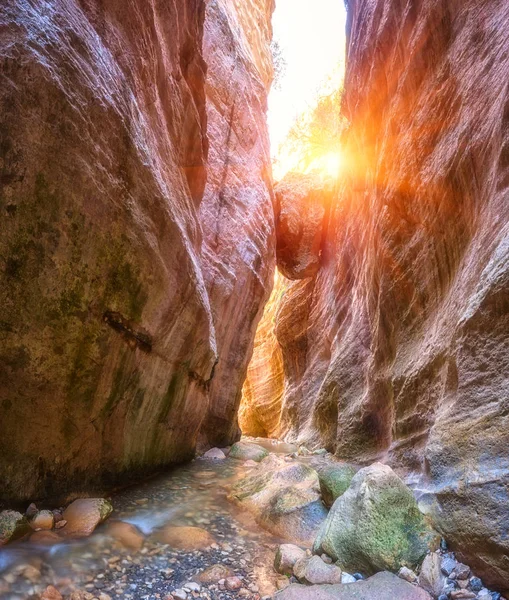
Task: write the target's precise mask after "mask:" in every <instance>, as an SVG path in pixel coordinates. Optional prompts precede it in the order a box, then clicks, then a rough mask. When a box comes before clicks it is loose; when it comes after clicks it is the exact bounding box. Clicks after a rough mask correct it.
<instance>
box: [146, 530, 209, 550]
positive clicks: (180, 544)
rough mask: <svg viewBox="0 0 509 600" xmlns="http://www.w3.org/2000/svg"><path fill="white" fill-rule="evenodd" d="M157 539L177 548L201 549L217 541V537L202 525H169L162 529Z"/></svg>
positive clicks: (156, 536) (157, 534)
mask: <svg viewBox="0 0 509 600" xmlns="http://www.w3.org/2000/svg"><path fill="white" fill-rule="evenodd" d="M155 539H156V540H157V541H159V542H162V543H163V544H168V545H169V546H171V547H172V548H174V549H176V550H186V551H190V550H201V549H203V548H208V547H209V546H212V544H214V543H215V539H214V538H213V537H212V536H211V535H210V533H209V532H208V531H206V530H205V529H201V528H200V527H174V526H173V525H168V526H166V527H163V528H162V529H160V530H159V531H158V532H157V533H156V535H155Z"/></svg>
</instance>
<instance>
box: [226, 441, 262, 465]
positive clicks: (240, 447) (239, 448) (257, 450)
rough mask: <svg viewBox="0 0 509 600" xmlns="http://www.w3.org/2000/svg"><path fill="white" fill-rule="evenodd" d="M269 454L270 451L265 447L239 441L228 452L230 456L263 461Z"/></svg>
mask: <svg viewBox="0 0 509 600" xmlns="http://www.w3.org/2000/svg"><path fill="white" fill-rule="evenodd" d="M268 455H269V453H268V451H267V450H266V449H265V448H263V447H262V446H259V445H258V444H253V443H250V442H237V443H235V444H233V446H232V447H231V449H230V453H229V454H228V456H229V457H230V458H236V459H238V460H254V461H256V462H260V461H262V460H263V459H264V458H265V457H267V456H268Z"/></svg>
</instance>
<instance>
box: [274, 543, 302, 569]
mask: <svg viewBox="0 0 509 600" xmlns="http://www.w3.org/2000/svg"><path fill="white" fill-rule="evenodd" d="M305 556H306V552H305V551H304V550H302V548H299V547H298V546H295V545H294V544H281V545H280V546H278V549H277V551H276V558H275V559H274V569H275V570H276V571H277V572H278V573H281V574H282V575H291V574H292V573H293V567H294V566H295V563H296V562H297V561H298V560H300V559H301V558H305Z"/></svg>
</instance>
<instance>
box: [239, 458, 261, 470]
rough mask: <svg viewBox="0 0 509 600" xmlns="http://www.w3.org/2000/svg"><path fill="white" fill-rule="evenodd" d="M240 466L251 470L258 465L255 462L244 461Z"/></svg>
mask: <svg viewBox="0 0 509 600" xmlns="http://www.w3.org/2000/svg"><path fill="white" fill-rule="evenodd" d="M242 466H243V467H246V468H247V469H252V468H253V467H257V466H258V463H257V462H256V461H255V460H246V462H245V463H243V465H242Z"/></svg>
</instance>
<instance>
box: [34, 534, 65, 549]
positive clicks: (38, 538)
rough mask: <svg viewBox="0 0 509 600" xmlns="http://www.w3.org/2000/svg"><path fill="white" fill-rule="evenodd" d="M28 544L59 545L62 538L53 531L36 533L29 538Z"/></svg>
mask: <svg viewBox="0 0 509 600" xmlns="http://www.w3.org/2000/svg"><path fill="white" fill-rule="evenodd" d="M30 542H31V543H33V544H43V545H48V546H52V545H53V544H60V543H61V542H62V537H61V536H60V535H58V533H56V532H55V531H44V530H42V531H36V532H34V533H32V535H31V536H30Z"/></svg>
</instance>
